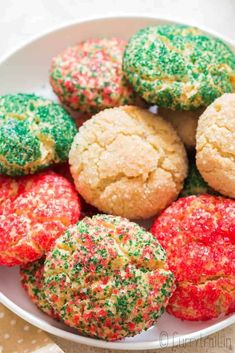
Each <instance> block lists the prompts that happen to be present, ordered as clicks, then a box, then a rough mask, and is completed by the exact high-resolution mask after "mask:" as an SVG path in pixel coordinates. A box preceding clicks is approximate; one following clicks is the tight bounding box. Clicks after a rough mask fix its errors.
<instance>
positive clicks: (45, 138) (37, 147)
mask: <svg viewBox="0 0 235 353" xmlns="http://www.w3.org/2000/svg"><path fill="white" fill-rule="evenodd" d="M76 132H77V128H76V124H75V123H74V121H73V120H72V119H71V118H70V116H69V115H68V114H67V112H66V111H65V110H64V109H63V108H62V107H61V106H60V105H58V104H56V103H53V102H51V101H49V100H46V99H44V98H41V97H38V96H35V95H34V94H15V95H5V96H1V97H0V174H5V175H9V176H18V175H26V174H33V173H35V172H36V171H38V170H40V169H43V168H45V167H47V166H49V165H52V164H53V163H59V162H63V161H66V160H67V159H68V153H69V149H70V146H71V143H72V141H73V138H74V136H75V134H76Z"/></svg>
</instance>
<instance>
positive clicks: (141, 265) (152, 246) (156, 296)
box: [44, 215, 175, 341]
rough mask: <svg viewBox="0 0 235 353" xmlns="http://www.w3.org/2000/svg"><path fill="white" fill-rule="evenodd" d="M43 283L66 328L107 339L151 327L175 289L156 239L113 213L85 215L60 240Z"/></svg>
mask: <svg viewBox="0 0 235 353" xmlns="http://www.w3.org/2000/svg"><path fill="white" fill-rule="evenodd" d="M44 281H45V293H46V296H47V300H48V301H49V303H50V304H51V306H52V307H53V308H55V310H56V312H57V313H58V315H59V316H60V318H61V320H62V321H63V322H64V323H65V324H67V325H69V326H71V327H74V328H77V329H78V331H79V332H80V333H81V334H84V335H89V336H92V337H96V338H100V339H104V340H108V341H114V340H118V339H121V338H123V337H126V336H134V335H136V334H137V333H139V332H141V331H142V330H147V329H148V328H149V327H151V326H152V325H153V324H154V323H155V322H156V320H157V319H158V317H159V316H160V315H161V314H162V313H163V311H164V308H165V307H166V305H167V303H168V300H169V298H170V296H171V294H172V292H173V290H174V289H175V286H174V277H173V275H172V272H171V271H169V270H168V265H167V262H166V256H165V251H164V250H163V248H162V247H161V246H160V244H159V243H158V241H157V240H156V238H154V237H153V235H152V234H151V233H149V232H147V231H146V230H145V229H143V228H141V227H140V226H139V225H137V224H135V223H133V222H130V221H128V220H127V219H125V218H121V217H114V216H109V215H96V216H94V217H92V218H89V217H85V218H84V219H83V220H82V221H80V222H78V223H77V224H76V225H75V226H72V227H70V228H69V229H68V230H67V232H66V233H65V234H64V236H62V237H60V238H58V239H57V241H56V242H55V246H54V248H53V249H52V250H51V251H50V252H49V253H48V254H47V257H46V262H45V269H44Z"/></svg>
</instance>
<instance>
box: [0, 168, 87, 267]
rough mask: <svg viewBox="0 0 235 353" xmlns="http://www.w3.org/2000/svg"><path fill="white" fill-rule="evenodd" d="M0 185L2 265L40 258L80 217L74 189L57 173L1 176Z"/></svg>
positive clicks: (18, 263) (23, 262)
mask: <svg viewBox="0 0 235 353" xmlns="http://www.w3.org/2000/svg"><path fill="white" fill-rule="evenodd" d="M0 185H1V188H0V265H7V266H13V265H20V264H25V263H28V262H31V261H35V260H37V259H39V258H41V257H42V256H43V255H44V254H45V252H46V251H48V250H49V249H50V247H51V245H52V244H53V242H54V241H55V239H56V238H57V237H58V236H60V235H61V234H63V232H64V231H65V229H66V228H67V227H68V226H70V225H71V224H74V223H76V222H77V221H78V219H79V217H80V202H79V199H78V195H77V192H76V190H75V188H74V186H73V185H72V184H71V183H70V182H69V181H68V180H67V179H66V178H64V177H63V176H61V175H58V174H56V173H54V172H43V173H39V174H36V175H32V176H31V175H30V176H26V177H22V178H19V179H12V178H10V177H6V176H0Z"/></svg>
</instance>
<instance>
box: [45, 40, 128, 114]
mask: <svg viewBox="0 0 235 353" xmlns="http://www.w3.org/2000/svg"><path fill="white" fill-rule="evenodd" d="M125 46H126V42H125V41H123V40H121V39H116V38H112V39H95V40H94V39H90V40H87V41H84V42H82V43H79V44H77V45H75V46H73V47H69V48H67V49H65V50H64V52H63V53H61V54H59V55H57V56H56V57H55V58H54V59H53V60H52V65H51V70H50V83H51V85H52V88H53V90H54V92H55V93H56V94H57V95H58V97H59V99H60V100H61V102H62V103H63V104H65V105H66V106H68V107H70V108H72V109H75V110H79V111H80V112H85V113H95V112H98V111H99V110H102V109H105V108H112V107H115V106H119V105H125V104H133V103H134V102H135V94H134V93H133V90H132V88H131V86H130V85H129V83H127V81H126V79H125V78H124V77H123V73H122V56H123V52H124V49H125Z"/></svg>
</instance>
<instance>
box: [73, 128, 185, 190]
mask: <svg viewBox="0 0 235 353" xmlns="http://www.w3.org/2000/svg"><path fill="white" fill-rule="evenodd" d="M163 131H165V130H163ZM120 135H123V136H130V137H132V136H137V137H139V138H141V139H142V141H143V142H147V143H148V145H149V147H152V148H153V149H154V150H155V151H156V152H157V153H159V154H160V150H159V149H158V148H157V146H155V145H154V144H153V143H151V142H150V141H149V140H148V139H146V138H145V137H144V136H143V135H141V134H128V133H123V132H121V133H119V134H118V136H115V137H114V138H113V139H112V140H111V141H110V142H109V143H108V144H106V145H105V147H104V145H102V144H100V142H99V140H98V139H96V140H95V141H93V144H94V143H95V144H97V145H98V146H99V147H100V148H101V149H102V151H100V153H99V159H100V158H101V157H102V154H103V153H106V152H107V151H108V147H109V146H110V145H111V144H112V143H114V142H115V140H116V139H117V138H118V137H119V136H120ZM149 136H154V135H153V134H151V135H149ZM93 144H92V146H93ZM175 144H177V142H175ZM90 147H91V145H90V146H88V147H87V148H84V149H82V152H85V151H89V149H90ZM163 153H167V155H169V154H170V155H172V156H173V155H174V154H175V153H176V152H175V151H168V150H164V152H163ZM165 159H166V158H164V156H163V155H162V156H160V157H159V159H158V161H157V165H156V167H155V168H154V169H152V170H149V171H148V172H140V173H139V174H138V175H135V176H129V175H127V174H126V173H125V172H124V171H123V172H120V173H118V174H117V175H115V176H113V177H106V178H101V175H100V172H99V165H98V163H99V160H98V161H97V162H96V163H95V165H96V168H97V173H98V175H99V177H100V179H102V184H107V181H108V182H109V181H111V183H109V184H108V185H105V186H104V188H102V187H99V186H97V185H96V186H94V187H93V189H96V190H97V189H98V190H100V192H101V193H102V192H104V191H105V189H106V188H107V187H109V186H110V185H111V184H114V183H116V182H118V181H120V180H121V178H122V177H123V178H126V179H128V180H135V179H138V178H140V177H142V178H143V179H144V180H148V179H149V178H150V176H151V175H152V174H153V173H154V172H157V170H158V169H162V170H164V171H165V172H167V173H169V174H170V176H171V178H172V180H173V182H174V184H175V185H176V187H177V186H178V184H180V180H177V178H176V177H175V175H174V173H173V171H172V170H170V169H167V168H166V167H164V166H163V163H164V161H165ZM82 165H83V162H82ZM83 170H84V167H83V168H81V169H80V172H79V173H81V172H82V171H83Z"/></svg>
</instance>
